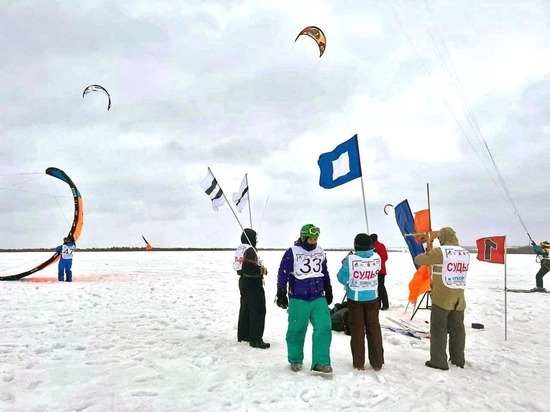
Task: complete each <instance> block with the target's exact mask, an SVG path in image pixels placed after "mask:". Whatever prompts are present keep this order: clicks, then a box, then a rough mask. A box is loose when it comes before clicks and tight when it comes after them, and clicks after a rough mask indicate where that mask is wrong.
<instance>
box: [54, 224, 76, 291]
mask: <svg viewBox="0 0 550 412" xmlns="http://www.w3.org/2000/svg"><path fill="white" fill-rule="evenodd" d="M75 249H76V244H75V242H74V239H73V236H72V235H69V236H67V237H66V238H64V239H63V244H62V245H60V246H58V247H56V248H55V251H56V252H57V253H59V254H60V255H61V257H60V258H59V264H58V265H57V280H58V281H60V282H63V280H65V281H67V282H72V281H73V272H72V270H71V268H72V266H73V253H74V251H75ZM65 275H66V278H65Z"/></svg>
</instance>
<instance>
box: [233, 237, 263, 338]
mask: <svg viewBox="0 0 550 412" xmlns="http://www.w3.org/2000/svg"><path fill="white" fill-rule="evenodd" d="M256 239H257V234H256V232H255V231H254V230H252V229H244V231H243V233H242V235H241V242H242V244H241V245H240V246H239V247H238V248H237V250H236V251H235V261H234V263H233V269H235V271H237V274H238V275H239V291H240V293H241V306H240V309H239V323H238V326H237V340H238V341H239V342H242V341H244V342H249V343H250V346H252V347H253V348H259V349H268V348H269V347H270V346H271V345H270V344H269V343H267V342H264V341H263V335H264V327H265V315H266V308H265V291H264V280H263V277H264V276H265V275H267V269H266V268H265V267H264V266H263V265H262V264H261V263H260V260H259V258H258V254H257V252H256V249H255V248H256Z"/></svg>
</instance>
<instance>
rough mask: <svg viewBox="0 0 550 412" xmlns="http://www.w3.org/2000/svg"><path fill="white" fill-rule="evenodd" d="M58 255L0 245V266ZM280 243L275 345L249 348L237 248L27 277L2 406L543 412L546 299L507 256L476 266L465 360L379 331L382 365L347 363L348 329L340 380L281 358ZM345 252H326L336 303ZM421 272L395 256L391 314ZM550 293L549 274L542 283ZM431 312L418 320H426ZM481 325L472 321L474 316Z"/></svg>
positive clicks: (0, 362) (81, 259) (337, 367)
mask: <svg viewBox="0 0 550 412" xmlns="http://www.w3.org/2000/svg"><path fill="white" fill-rule="evenodd" d="M49 255H50V254H49V253H48V254H40V253H0V269H1V272H2V274H4V275H5V274H8V273H15V272H18V271H22V270H25V269H28V268H29V267H32V264H33V262H36V263H37V262H40V259H41V258H44V257H45V256H49ZM282 255H283V252H278V251H270V252H264V253H261V256H262V258H263V259H264V262H265V264H266V266H267V268H268V269H269V271H270V273H269V274H268V276H267V278H266V284H265V288H266V295H267V300H268V306H267V319H266V331H265V335H264V339H265V340H266V341H267V342H270V343H271V348H270V349H268V350H260V349H253V348H251V347H249V346H248V345H246V344H245V343H238V342H237V339H236V336H237V333H236V324H237V313H238V308H239V292H238V287H237V276H236V275H235V273H234V272H233V271H232V268H231V262H232V259H233V252H109V253H95V252H80V253H78V251H77V253H76V255H75V262H74V267H73V268H74V278H75V281H74V282H73V283H72V284H69V283H58V282H57V281H56V265H52V266H50V267H48V268H47V269H45V270H44V271H42V272H38V273H36V274H34V275H33V276H30V277H28V278H26V279H25V280H24V281H16V282H1V283H0V288H1V290H0V410H2V411H220V410H223V411H281V410H287V411H295V410H306V409H311V410H317V411H334V410H350V411H353V410H376V411H423V412H425V411H462V410H478V411H486V410H498V411H526V410H529V411H548V410H550V400H549V398H548V397H547V396H546V395H545V393H546V390H547V388H548V382H550V369H549V368H548V362H549V359H550V356H549V355H550V328H549V327H548V325H549V324H550V294H546V295H545V294H517V293H508V294H507V308H508V310H507V315H508V316H507V340H505V311H504V307H505V300H504V299H505V294H504V292H503V286H504V265H496V264H489V263H482V262H478V261H477V260H475V257H473V259H472V264H471V268H470V272H469V277H468V281H469V283H468V288H467V292H466V298H467V302H468V308H467V310H466V325H467V326H468V328H467V341H466V367H465V368H464V369H459V368H455V367H452V368H451V369H450V370H449V371H439V370H434V369H430V368H427V367H425V366H424V362H425V361H426V360H427V359H428V356H429V340H427V339H423V340H417V339H414V338H411V337H407V336H404V335H400V334H397V333H395V332H391V331H389V330H384V331H383V336H384V349H385V360H386V363H385V365H384V368H383V369H382V370H381V371H380V372H374V371H373V370H372V369H370V368H368V367H367V369H366V370H365V371H363V372H359V371H356V370H354V369H353V368H352V364H351V354H350V348H349V337H348V336H346V335H344V334H343V333H339V332H333V341H332V347H331V355H332V366H333V368H334V373H333V374H332V377H327V376H319V375H317V374H314V373H312V372H310V371H309V370H308V369H309V366H310V363H309V362H310V360H311V356H310V353H311V333H310V332H309V333H308V336H307V338H306V358H305V361H304V366H305V369H304V370H302V371H301V372H299V373H294V372H291V371H290V370H289V367H288V364H287V362H286V346H285V332H286V323H287V319H286V311H284V310H282V309H280V308H278V307H277V306H276V305H275V304H274V303H273V299H274V296H275V291H276V284H275V282H276V273H277V268H278V265H279V261H280V259H281V257H282ZM344 256H345V253H344V252H328V263H329V269H330V271H331V278H332V282H333V288H334V295H335V300H336V301H339V300H341V299H342V298H343V296H344V290H343V287H341V286H340V285H339V284H338V282H337V280H336V271H337V270H338V268H339V262H340V261H341V259H342V258H343V257H344ZM538 266H539V265H538V264H537V263H536V262H535V258H534V255H510V256H508V263H507V272H508V286H509V287H517V288H531V287H534V274H535V273H536V271H537V269H538ZM413 272H414V266H413V264H412V260H411V258H410V255H409V254H408V253H399V252H391V253H390V259H389V261H388V273H389V274H388V277H387V280H386V284H387V288H388V293H389V296H390V306H391V309H390V310H389V311H387V312H381V322H382V324H384V325H388V326H390V325H392V322H390V321H389V320H388V317H393V318H395V319H409V318H410V316H411V313H412V308H408V311H407V313H404V311H405V307H406V304H407V297H408V288H407V285H408V282H409V280H410V279H411V277H412V274H413ZM546 286H547V287H548V286H550V278H549V279H546ZM428 319H429V311H428V310H419V311H418V313H417V315H416V316H415V318H414V319H413V321H412V322H413V323H414V324H417V325H418V326H419V327H420V328H426V329H428V325H427V323H426V320H428ZM474 322H475V323H482V324H484V325H485V329H484V330H481V331H479V330H475V329H472V328H471V327H470V326H471V324H472V323H474Z"/></svg>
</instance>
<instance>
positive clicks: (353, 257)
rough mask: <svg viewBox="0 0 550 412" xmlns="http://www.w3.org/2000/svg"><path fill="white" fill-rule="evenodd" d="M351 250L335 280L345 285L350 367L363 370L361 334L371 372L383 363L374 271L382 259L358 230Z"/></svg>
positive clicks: (377, 272) (375, 273)
mask: <svg viewBox="0 0 550 412" xmlns="http://www.w3.org/2000/svg"><path fill="white" fill-rule="evenodd" d="M353 246H354V249H355V252H354V253H353V254H350V255H349V256H348V257H347V258H346V259H344V261H343V262H342V267H341V268H340V270H339V271H338V274H337V277H338V281H339V282H340V283H341V284H343V285H345V286H346V297H347V299H348V313H349V320H350V329H351V356H352V360H353V367H354V368H355V369H357V370H360V371H362V370H365V334H366V337H367V343H368V357H369V363H370V365H371V367H372V369H374V370H375V371H379V370H380V369H382V365H383V364H384V347H383V345H382V330H381V328H380V320H379V318H378V315H379V314H380V300H379V299H378V274H379V273H380V270H381V267H382V259H381V258H380V256H379V255H378V254H377V253H376V252H375V251H374V250H373V249H374V243H373V241H372V238H371V236H369V235H367V234H366V233H359V234H358V235H357V236H355V240H354V242H353Z"/></svg>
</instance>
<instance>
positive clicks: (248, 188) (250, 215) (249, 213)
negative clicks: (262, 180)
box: [244, 173, 252, 229]
mask: <svg viewBox="0 0 550 412" xmlns="http://www.w3.org/2000/svg"><path fill="white" fill-rule="evenodd" d="M244 180H245V181H246V190H247V193H248V216H249V217H250V229H252V207H251V206H250V186H248V173H245V174H244Z"/></svg>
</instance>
